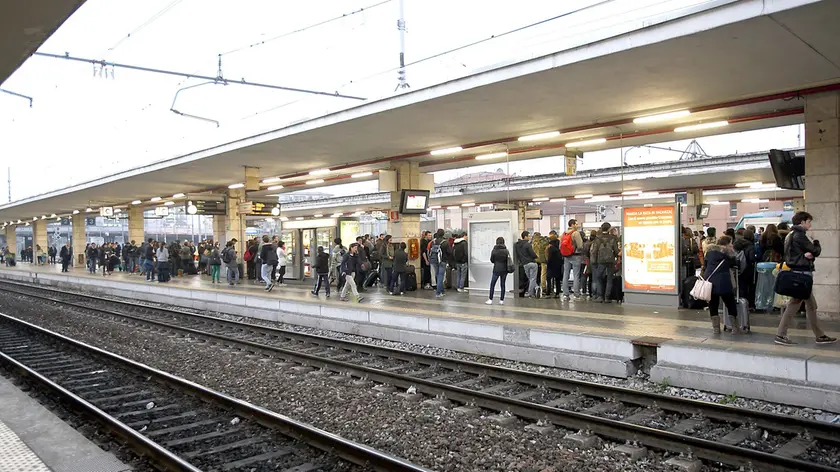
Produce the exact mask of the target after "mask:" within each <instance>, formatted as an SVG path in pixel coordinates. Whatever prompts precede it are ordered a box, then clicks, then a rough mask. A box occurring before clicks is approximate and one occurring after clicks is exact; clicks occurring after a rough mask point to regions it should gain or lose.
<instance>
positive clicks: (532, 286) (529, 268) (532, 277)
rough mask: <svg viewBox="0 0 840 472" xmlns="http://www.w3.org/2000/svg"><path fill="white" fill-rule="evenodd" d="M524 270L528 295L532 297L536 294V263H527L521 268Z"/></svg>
mask: <svg viewBox="0 0 840 472" xmlns="http://www.w3.org/2000/svg"><path fill="white" fill-rule="evenodd" d="M522 268H523V269H525V276H526V277H528V292H527V293H528V294H530V295H531V296H532V297H533V296H534V295H535V294H536V293H537V263H536V262H529V263H527V264H525V265H523V266H522Z"/></svg>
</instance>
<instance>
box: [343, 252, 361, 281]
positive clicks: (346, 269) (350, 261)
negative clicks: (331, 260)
mask: <svg viewBox="0 0 840 472" xmlns="http://www.w3.org/2000/svg"><path fill="white" fill-rule="evenodd" d="M360 270H361V262H360V259H359V255H358V253H357V254H353V253H351V252H349V251H348V252H347V254H345V255H344V259H342V260H341V273H342V274H345V275H346V274H355V273H357V272H359V271H360Z"/></svg>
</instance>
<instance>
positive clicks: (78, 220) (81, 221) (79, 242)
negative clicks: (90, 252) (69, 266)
mask: <svg viewBox="0 0 840 472" xmlns="http://www.w3.org/2000/svg"><path fill="white" fill-rule="evenodd" d="M70 225H71V226H72V228H73V238H72V239H73V260H72V262H73V265H74V266H80V267H84V266H85V263H86V262H87V261H86V258H87V254H85V245H86V244H87V232H86V231H85V215H82V214H78V215H73V216H72V217H71V218H70Z"/></svg>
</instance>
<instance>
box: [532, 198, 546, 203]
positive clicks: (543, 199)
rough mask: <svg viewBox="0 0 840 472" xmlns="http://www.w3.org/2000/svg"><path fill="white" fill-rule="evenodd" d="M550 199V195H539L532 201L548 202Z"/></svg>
mask: <svg viewBox="0 0 840 472" xmlns="http://www.w3.org/2000/svg"><path fill="white" fill-rule="evenodd" d="M548 200H549V199H548V197H537V198H535V199H533V200H531V201H532V202H547V201H548Z"/></svg>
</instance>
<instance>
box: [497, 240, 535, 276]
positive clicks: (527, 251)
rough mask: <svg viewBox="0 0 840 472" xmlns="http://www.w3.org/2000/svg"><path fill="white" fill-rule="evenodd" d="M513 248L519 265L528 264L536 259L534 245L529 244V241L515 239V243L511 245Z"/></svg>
mask: <svg viewBox="0 0 840 472" xmlns="http://www.w3.org/2000/svg"><path fill="white" fill-rule="evenodd" d="M513 250H514V251H515V252H516V263H517V264H519V265H521V266H524V265H525V264H530V263H532V262H534V261H535V260H536V259H537V253H535V252H534V247H533V246H531V241H526V240H524V239H520V240H519V241H516V244H515V245H514V246H513ZM505 271H507V269H505Z"/></svg>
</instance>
